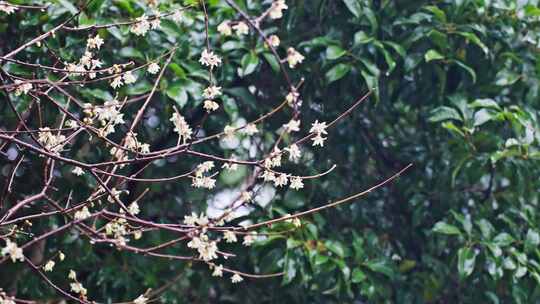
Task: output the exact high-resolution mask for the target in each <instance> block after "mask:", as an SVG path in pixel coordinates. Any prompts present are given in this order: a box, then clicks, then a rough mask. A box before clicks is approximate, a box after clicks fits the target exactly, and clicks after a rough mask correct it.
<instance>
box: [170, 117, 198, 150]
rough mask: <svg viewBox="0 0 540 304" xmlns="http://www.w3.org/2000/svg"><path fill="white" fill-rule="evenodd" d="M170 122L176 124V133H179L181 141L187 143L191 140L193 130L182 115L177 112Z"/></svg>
mask: <svg viewBox="0 0 540 304" xmlns="http://www.w3.org/2000/svg"><path fill="white" fill-rule="evenodd" d="M169 120H170V121H172V123H173V124H174V131H175V132H176V133H178V136H179V138H180V140H181V141H183V142H184V143H185V142H186V141H187V140H188V139H190V138H191V134H192V133H193V131H192V130H191V128H190V127H189V125H188V123H187V122H186V120H185V118H184V117H183V116H182V115H180V114H178V113H176V112H175V113H173V115H172V117H171V119H169Z"/></svg>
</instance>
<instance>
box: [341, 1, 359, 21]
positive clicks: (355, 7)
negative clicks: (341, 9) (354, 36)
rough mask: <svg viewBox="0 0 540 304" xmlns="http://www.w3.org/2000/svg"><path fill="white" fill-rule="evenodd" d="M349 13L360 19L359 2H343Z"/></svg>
mask: <svg viewBox="0 0 540 304" xmlns="http://www.w3.org/2000/svg"><path fill="white" fill-rule="evenodd" d="M343 2H345V5H346V6H347V8H348V9H349V11H350V12H351V13H352V14H353V15H354V16H355V17H356V18H360V16H361V14H362V5H361V4H360V0H343Z"/></svg>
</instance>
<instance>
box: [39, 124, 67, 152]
mask: <svg viewBox="0 0 540 304" xmlns="http://www.w3.org/2000/svg"><path fill="white" fill-rule="evenodd" d="M65 140H66V137H65V136H64V135H54V134H53V133H52V132H51V129H50V128H48V127H45V128H39V134H38V141H39V143H40V144H42V145H43V147H45V149H47V150H48V151H51V152H52V153H54V154H58V153H60V151H61V150H62V148H63V147H64V144H65Z"/></svg>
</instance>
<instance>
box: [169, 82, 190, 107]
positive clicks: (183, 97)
mask: <svg viewBox="0 0 540 304" xmlns="http://www.w3.org/2000/svg"><path fill="white" fill-rule="evenodd" d="M165 92H166V94H167V96H169V98H171V99H172V100H174V101H176V104H178V106H179V107H180V109H181V108H183V107H184V106H185V105H186V103H187V101H188V94H187V91H186V90H185V88H184V86H182V85H180V84H173V85H171V86H169V87H168V88H167V90H166V91H165Z"/></svg>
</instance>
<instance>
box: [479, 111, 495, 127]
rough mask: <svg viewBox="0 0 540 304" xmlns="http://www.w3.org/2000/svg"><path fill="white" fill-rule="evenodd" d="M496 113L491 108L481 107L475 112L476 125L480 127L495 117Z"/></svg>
mask: <svg viewBox="0 0 540 304" xmlns="http://www.w3.org/2000/svg"><path fill="white" fill-rule="evenodd" d="M495 116H496V113H493V111H491V110H489V109H481V110H480V111H477V112H476V113H474V126H475V127H478V126H481V125H483V124H485V123H486V122H488V121H490V120H492V119H493V118H495Z"/></svg>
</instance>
